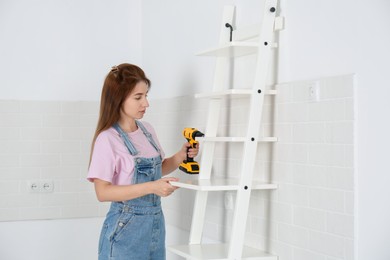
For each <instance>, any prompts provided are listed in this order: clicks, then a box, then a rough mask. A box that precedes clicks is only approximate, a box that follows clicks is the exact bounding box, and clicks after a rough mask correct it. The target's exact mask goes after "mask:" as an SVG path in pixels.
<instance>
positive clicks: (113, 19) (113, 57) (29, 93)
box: [0, 0, 142, 100]
mask: <svg viewBox="0 0 390 260" xmlns="http://www.w3.org/2000/svg"><path fill="white" fill-rule="evenodd" d="M140 8H141V1H140V0H131V1H126V0H118V1H114V2H110V1H104V0H97V1H96V0H95V1H94V0H87V1H77V0H70V1H60V0H54V1H48V0H35V1H29V0H16V1H13V0H2V1H1V2H0V57H1V58H0V71H1V73H0V99H24V100H31V99H33V100H99V98H100V93H101V86H102V82H103V79H104V77H105V75H106V74H107V73H108V71H109V69H110V67H111V66H113V65H115V64H118V63H122V62H124V61H127V62H132V63H136V64H139V63H141V62H142V53H141V51H140V50H141V43H142V41H141V40H142V39H141V37H140V35H141V31H140V30H141V24H140V22H141V19H140V15H141V12H140Z"/></svg>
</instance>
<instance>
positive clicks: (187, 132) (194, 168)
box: [179, 127, 204, 174]
mask: <svg viewBox="0 0 390 260" xmlns="http://www.w3.org/2000/svg"><path fill="white" fill-rule="evenodd" d="M183 135H184V138H185V139H187V141H188V142H189V143H190V145H191V147H192V148H196V146H197V145H198V141H196V140H195V138H196V137H202V136H204V134H203V133H202V132H200V131H198V130H197V129H195V128H190V127H187V128H184V130H183ZM189 149H190V147H188V148H187V152H188V150H189ZM179 169H180V170H182V171H183V172H185V173H188V174H198V173H199V163H197V162H196V161H194V158H190V157H188V154H187V158H186V160H184V161H183V162H182V163H181V164H180V166H179Z"/></svg>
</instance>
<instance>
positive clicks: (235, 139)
mask: <svg viewBox="0 0 390 260" xmlns="http://www.w3.org/2000/svg"><path fill="white" fill-rule="evenodd" d="M197 140H198V141H203V142H245V141H247V140H248V138H246V137H207V136H205V137H198V138H197ZM277 141H278V138H277V137H260V138H258V139H257V142H277Z"/></svg>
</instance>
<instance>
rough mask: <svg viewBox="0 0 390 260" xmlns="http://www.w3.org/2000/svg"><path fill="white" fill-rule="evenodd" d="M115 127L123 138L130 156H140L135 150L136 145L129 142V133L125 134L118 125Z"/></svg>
mask: <svg viewBox="0 0 390 260" xmlns="http://www.w3.org/2000/svg"><path fill="white" fill-rule="evenodd" d="M113 127H114V128H115V130H116V131H117V132H118V133H119V135H120V136H121V138H122V140H123V142H124V143H125V145H126V147H127V150H129V152H130V154H131V155H133V156H134V155H137V154H138V151H137V149H135V147H134V145H133V144H132V143H131V142H130V140H129V137H128V136H127V133H125V132H124V131H123V130H122V128H121V127H120V126H119V124H118V123H115V124H114V125H113Z"/></svg>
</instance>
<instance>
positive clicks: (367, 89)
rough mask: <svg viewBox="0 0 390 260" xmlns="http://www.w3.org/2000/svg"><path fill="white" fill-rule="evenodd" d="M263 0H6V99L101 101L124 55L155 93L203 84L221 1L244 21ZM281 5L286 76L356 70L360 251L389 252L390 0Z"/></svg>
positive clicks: (2, 20) (0, 89)
mask: <svg viewBox="0 0 390 260" xmlns="http://www.w3.org/2000/svg"><path fill="white" fill-rule="evenodd" d="M161 2H162V1H161ZM261 2H262V1H255V0H251V1H238V0H237V1H233V0H230V1H228V0H220V1H206V0H201V1H195V2H194V1H193V2H183V1H179V0H176V1H175V0H170V1H164V2H163V3H160V2H159V1H151V0H149V1H142V2H141V1H139V0H138V1H136V0H133V1H124V0H120V1H115V2H107V1H102V0H100V1H92V0H90V1H81V2H80V1H74V0H73V1H66V2H64V1H58V0H57V1H47V0H37V1H27V0H17V1H11V0H3V1H1V2H0V57H1V58H0V71H1V73H0V99H18V100H19V99H35V100H98V99H99V95H100V89H101V84H102V79H103V78H104V75H105V74H106V73H107V68H108V67H110V66H111V65H112V64H116V63H119V62H122V61H124V60H127V61H131V62H134V63H143V64H144V68H145V69H146V71H147V72H148V74H149V75H150V78H151V79H152V81H153V90H152V92H151V97H152V98H159V97H172V96H178V95H185V94H192V93H197V92H200V91H203V90H204V89H207V88H209V87H210V86H209V83H210V82H211V79H212V73H213V63H212V62H209V61H207V60H200V61H199V59H203V58H196V57H193V56H192V55H193V53H195V52H197V51H198V50H202V49H204V48H208V47H209V46H213V45H214V44H215V43H216V42H217V39H218V36H217V34H218V26H217V24H218V23H219V21H220V16H221V10H222V8H223V5H225V4H230V3H233V4H235V5H236V6H237V9H238V10H239V13H238V15H237V22H238V24H244V23H251V22H252V21H254V20H257V18H258V15H259V14H260V13H261V12H258V11H257V8H262V7H261ZM141 6H142V7H143V11H142V13H141V12H139V10H140V8H141ZM173 6H174V7H175V8H173ZM281 8H282V13H283V15H284V16H285V17H286V30H285V31H283V32H282V34H281V44H280V45H281V48H280V57H279V66H280V70H279V80H280V81H292V80H295V79H307V78H315V77H318V76H331V75H334V74H342V73H349V72H356V78H357V80H356V83H357V86H358V91H357V100H358V102H357V109H358V124H357V131H358V135H357V146H358V153H357V167H358V176H357V177H358V183H357V186H356V188H357V194H358V200H357V202H356V206H357V207H356V210H357V216H358V219H357V228H358V230H357V234H358V239H359V240H358V256H359V260H366V259H378V260H381V259H388V258H389V257H390V252H389V251H390V250H389V247H388V246H387V241H389V239H390V228H389V224H388V219H390V209H389V207H387V198H388V197H390V190H389V189H388V188H387V184H388V183H390V179H389V178H390V176H389V174H387V172H388V170H387V169H388V165H387V161H388V160H387V157H386V156H387V154H388V147H389V145H390V138H389V135H388V133H389V132H390V131H389V130H390V129H389V128H390V124H389V123H388V122H387V120H386V117H385V116H384V112H386V111H389V106H390V105H389V102H388V97H389V96H390V93H389V92H390V88H389V85H390V82H389V81H390V80H389V78H388V77H387V74H388V68H389V64H388V63H389V62H388V61H389V60H390V52H389V51H388V50H387V49H388V46H390V35H389V34H388V33H387V32H388V31H389V27H390V17H389V16H388V10H390V9H389V8H390V2H389V1H387V0H372V1H363V0H358V1H352V0H342V1H336V0H332V1H329V0H318V1H304V0H295V1H287V0H281ZM141 17H142V21H140V19H141ZM141 25H142V30H141V28H140V26H141ZM196 28H197V29H196ZM141 31H142V34H143V35H142V37H141V36H140V35H141ZM192 31H193V32H192ZM131 32H134V34H131ZM191 32H192V33H191ZM193 35H195V37H194V36H193ZM141 47H142V48H141ZM140 50H142V52H141V51H140ZM142 55H143V57H142ZM20 64H23V66H22V68H19V67H20Z"/></svg>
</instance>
